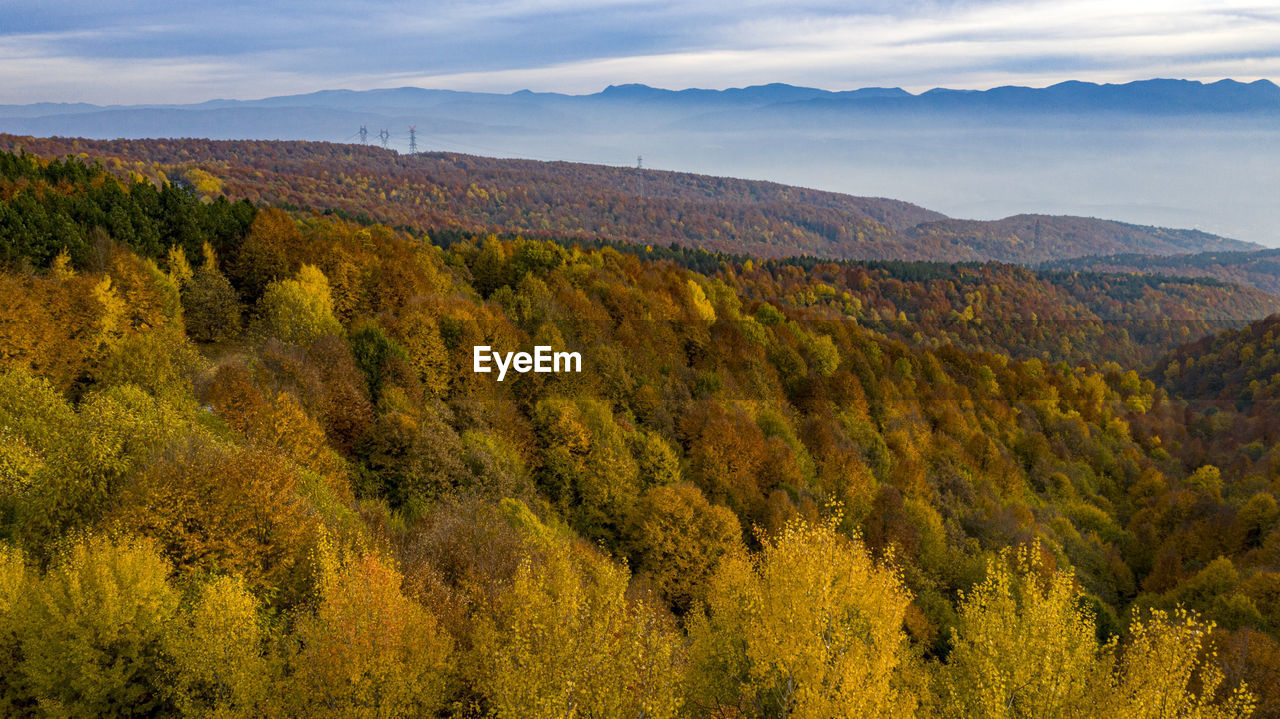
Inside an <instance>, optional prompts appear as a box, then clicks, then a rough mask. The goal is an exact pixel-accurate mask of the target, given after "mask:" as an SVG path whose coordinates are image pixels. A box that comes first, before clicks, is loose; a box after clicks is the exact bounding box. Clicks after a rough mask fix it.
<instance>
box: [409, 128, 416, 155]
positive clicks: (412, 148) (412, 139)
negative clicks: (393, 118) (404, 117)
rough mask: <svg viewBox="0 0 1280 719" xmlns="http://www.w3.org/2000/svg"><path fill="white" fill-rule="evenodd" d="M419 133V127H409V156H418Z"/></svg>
mask: <svg viewBox="0 0 1280 719" xmlns="http://www.w3.org/2000/svg"><path fill="white" fill-rule="evenodd" d="M417 133H418V126H417V125H410V126H409V154H410V155H416V154H418V134H417Z"/></svg>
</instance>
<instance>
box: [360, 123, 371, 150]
mask: <svg viewBox="0 0 1280 719" xmlns="http://www.w3.org/2000/svg"><path fill="white" fill-rule="evenodd" d="M360 144H361V145H368V144H369V128H367V127H365V126H364V125H361V126H360Z"/></svg>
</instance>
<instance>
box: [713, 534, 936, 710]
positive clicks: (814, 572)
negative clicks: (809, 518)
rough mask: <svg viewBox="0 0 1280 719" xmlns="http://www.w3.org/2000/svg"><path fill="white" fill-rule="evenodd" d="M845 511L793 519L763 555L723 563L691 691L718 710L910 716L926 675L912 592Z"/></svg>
mask: <svg viewBox="0 0 1280 719" xmlns="http://www.w3.org/2000/svg"><path fill="white" fill-rule="evenodd" d="M838 524H839V517H838V516H837V517H833V518H831V519H828V520H826V521H824V522H820V523H808V522H805V521H803V520H799V519H797V520H792V521H791V522H790V523H788V524H787V525H786V527H785V528H784V529H783V530H782V532H781V533H780V534H779V535H778V536H776V537H773V538H764V539H763V542H762V543H763V547H762V549H761V551H760V552H758V553H757V554H756V555H755V556H753V557H747V556H744V555H741V554H735V555H731V556H729V557H726V558H725V559H724V560H722V562H721V565H720V568H719V569H718V570H717V571H716V573H715V575H714V576H713V578H712V579H711V584H710V587H709V588H708V589H707V606H706V612H705V614H703V615H701V616H695V617H694V619H693V620H692V621H691V624H690V635H691V642H692V647H691V649H690V652H691V657H690V659H691V664H692V667H691V682H692V686H691V696H692V698H693V701H695V702H696V703H697V704H698V705H699V706H700V708H701V710H702V712H704V713H705V714H707V715H710V716H724V717H729V716H769V717H796V718H801V717H804V718H810V717H811V718H813V719H819V718H826V717H859V716H876V717H906V716H911V715H912V714H913V713H914V710H915V705H916V699H915V697H914V696H913V689H912V686H911V685H912V684H914V683H915V682H916V681H917V679H918V677H919V675H918V673H916V672H915V671H914V668H913V666H912V664H911V662H910V659H909V656H908V648H907V639H906V635H905V633H904V632H903V628H902V620H903V616H904V615H905V613H906V610H907V605H908V604H910V602H911V596H910V594H909V593H908V592H907V590H906V589H905V588H904V587H903V586H902V583H901V581H900V579H899V577H898V574H897V572H896V571H895V570H894V569H892V568H891V567H888V566H877V565H876V563H875V562H874V561H872V559H871V556H870V555H869V554H868V553H867V550H866V548H865V547H864V546H863V545H862V543H861V542H860V541H858V540H856V539H849V538H848V537H846V536H844V535H841V534H840V533H839V532H838V531H837V530H836V527H837V525H838Z"/></svg>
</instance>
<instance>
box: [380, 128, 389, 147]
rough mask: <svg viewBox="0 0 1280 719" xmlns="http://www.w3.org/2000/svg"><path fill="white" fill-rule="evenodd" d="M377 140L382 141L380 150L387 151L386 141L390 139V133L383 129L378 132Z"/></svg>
mask: <svg viewBox="0 0 1280 719" xmlns="http://www.w3.org/2000/svg"><path fill="white" fill-rule="evenodd" d="M378 139H379V140H382V149H384V150H385V149H387V140H390V139H391V133H389V132H387V128H385V127H384V128H382V129H381V130H380V131H378Z"/></svg>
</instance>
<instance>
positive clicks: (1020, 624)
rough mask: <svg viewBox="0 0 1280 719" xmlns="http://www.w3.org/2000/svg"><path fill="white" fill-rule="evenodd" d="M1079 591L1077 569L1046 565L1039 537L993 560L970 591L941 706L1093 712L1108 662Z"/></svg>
mask: <svg viewBox="0 0 1280 719" xmlns="http://www.w3.org/2000/svg"><path fill="white" fill-rule="evenodd" d="M1011 564H1012V566H1010V565H1011ZM1079 595H1080V592H1079V590H1078V589H1077V588H1076V585H1075V578H1074V577H1073V576H1072V575H1071V574H1069V573H1067V572H1060V571H1051V570H1049V569H1047V568H1046V567H1045V560H1044V558H1043V557H1042V556H1041V553H1040V545H1038V544H1035V545H1031V546H1023V547H1020V548H1019V549H1018V550H1017V552H1015V553H1013V554H1009V553H1007V552H1006V553H1002V554H1001V556H1000V557H999V559H997V560H993V561H992V562H991V564H990V568H989V569H988V572H987V578H986V580H985V581H984V582H983V583H982V584H980V585H979V586H978V587H977V588H976V589H974V590H973V591H972V592H970V593H968V594H965V595H964V596H963V598H962V601H961V605H960V616H959V622H958V626H957V627H956V628H955V629H954V630H953V632H954V636H953V639H952V645H953V649H952V650H951V654H950V656H949V657H948V659H947V663H946V665H945V666H944V667H942V668H941V677H940V679H941V681H940V682H939V683H938V687H937V688H938V692H937V697H938V705H937V707H936V709H935V712H936V713H937V714H938V715H940V716H947V717H991V718H992V719H995V718H997V717H1033V716H1054V717H1073V716H1079V717H1085V716H1090V715H1091V714H1090V712H1091V711H1092V707H1094V706H1095V705H1096V704H1097V702H1098V701H1100V699H1101V697H1102V692H1103V689H1104V683H1105V680H1106V679H1107V670H1108V667H1107V664H1106V662H1105V661H1104V657H1103V655H1102V654H1101V653H1100V651H1099V650H1100V647H1099V645H1098V640H1097V637H1096V635H1095V631H1094V617H1093V615H1092V614H1091V613H1090V612H1089V611H1088V610H1086V609H1084V608H1081V607H1080V606H1079V603H1078V602H1077V599H1078V597H1079Z"/></svg>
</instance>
